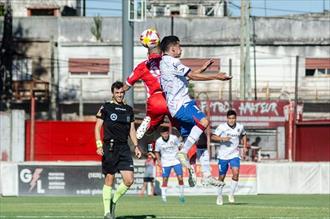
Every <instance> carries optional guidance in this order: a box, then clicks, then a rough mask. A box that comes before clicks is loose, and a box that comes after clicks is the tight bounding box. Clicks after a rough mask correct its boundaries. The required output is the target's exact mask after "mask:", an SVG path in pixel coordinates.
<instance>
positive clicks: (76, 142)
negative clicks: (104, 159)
mask: <svg viewBox="0 0 330 219" xmlns="http://www.w3.org/2000/svg"><path fill="white" fill-rule="evenodd" d="M94 126H95V122H71V121H70V122H65V121H36V123H35V140H34V142H35V149H34V151H35V153H34V160H36V161H60V160H61V161H99V160H100V159H101V157H100V156H98V155H96V146H95V138H94ZM25 130H26V132H25V136H26V138H25V139H26V141H25V160H27V161H28V160H30V121H27V122H26V129H25Z"/></svg>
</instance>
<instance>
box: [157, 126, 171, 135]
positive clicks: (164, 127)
mask: <svg viewBox="0 0 330 219" xmlns="http://www.w3.org/2000/svg"><path fill="white" fill-rule="evenodd" d="M169 130H170V129H169V128H168V127H167V126H161V127H160V129H159V132H160V133H164V132H168V131H169Z"/></svg>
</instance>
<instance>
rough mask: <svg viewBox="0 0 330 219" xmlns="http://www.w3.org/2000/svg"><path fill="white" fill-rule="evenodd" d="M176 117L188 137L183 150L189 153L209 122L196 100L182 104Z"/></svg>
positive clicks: (183, 132) (181, 130)
mask: <svg viewBox="0 0 330 219" xmlns="http://www.w3.org/2000/svg"><path fill="white" fill-rule="evenodd" d="M174 118H175V119H176V120H178V122H179V124H180V132H181V135H182V136H183V137H186V140H185V143H184V145H183V148H182V150H181V152H182V153H185V154H187V153H188V151H189V150H190V148H191V147H192V146H193V145H194V144H195V143H196V142H197V141H198V139H199V136H200V135H201V134H202V133H203V132H204V130H205V129H206V127H207V126H208V124H209V122H208V120H207V119H206V116H205V114H204V113H203V112H202V111H200V110H199V108H198V107H197V106H196V104H195V101H191V102H189V103H188V104H187V105H184V106H182V107H181V108H180V109H179V111H178V112H177V113H176V114H175V117H174ZM180 160H182V159H180ZM183 165H184V164H183Z"/></svg>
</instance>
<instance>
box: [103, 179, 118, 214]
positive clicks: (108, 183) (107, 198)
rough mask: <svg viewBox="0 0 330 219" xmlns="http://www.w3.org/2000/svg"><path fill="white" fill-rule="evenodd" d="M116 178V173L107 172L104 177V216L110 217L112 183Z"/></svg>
mask: <svg viewBox="0 0 330 219" xmlns="http://www.w3.org/2000/svg"><path fill="white" fill-rule="evenodd" d="M114 180H115V175H111V174H107V175H106V177H105V179H104V185H103V191H102V198H103V207H104V217H105V218H110V202H111V195H112V194H111V193H112V185H113V182H114Z"/></svg>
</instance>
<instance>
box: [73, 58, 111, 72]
mask: <svg viewBox="0 0 330 219" xmlns="http://www.w3.org/2000/svg"><path fill="white" fill-rule="evenodd" d="M109 65H110V60H109V59H87V58H85V59H83V58H78V59H76V58H70V59H69V72H70V73H71V75H107V74H108V72H109Z"/></svg>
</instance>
